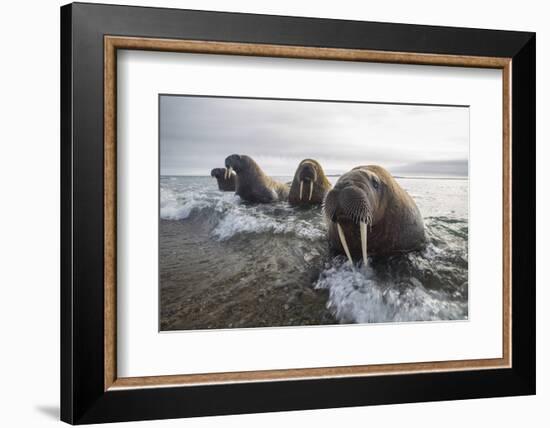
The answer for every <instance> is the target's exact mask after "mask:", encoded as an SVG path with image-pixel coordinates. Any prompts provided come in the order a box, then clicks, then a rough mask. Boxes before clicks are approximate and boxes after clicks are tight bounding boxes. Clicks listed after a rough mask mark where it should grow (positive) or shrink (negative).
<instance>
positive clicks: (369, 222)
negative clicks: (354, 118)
mask: <svg viewBox="0 0 550 428" xmlns="http://www.w3.org/2000/svg"><path fill="white" fill-rule="evenodd" d="M323 212H324V215H325V218H326V221H327V223H328V240H329V245H330V248H331V250H332V251H333V252H335V253H338V254H344V253H345V249H344V247H343V244H342V241H341V239H340V236H339V233H338V224H339V225H340V227H341V231H342V232H343V234H344V236H345V239H346V241H347V245H348V248H349V252H350V254H351V257H352V259H354V260H360V259H361V258H362V245H361V233H360V226H359V225H360V223H361V222H363V223H364V224H366V228H365V229H366V238H367V239H366V242H367V253H368V255H392V254H399V253H405V252H408V251H413V250H419V249H422V248H423V247H424V245H425V233H424V221H423V219H422V215H421V214H420V211H419V209H418V207H417V206H416V203H415V202H414V200H413V199H412V198H411V196H410V195H409V194H408V193H407V192H406V191H405V190H403V188H402V187H401V186H400V185H399V184H398V183H397V181H396V180H395V179H394V178H393V177H392V176H391V174H390V173H389V172H388V171H386V170H385V169H384V168H382V167H380V166H376V165H367V166H358V167H356V168H353V169H352V170H351V171H349V172H347V173H345V174H343V175H342V176H341V177H340V178H339V179H338V182H337V183H336V184H335V186H334V188H333V189H332V190H331V191H330V192H328V193H327V195H326V197H325V201H324V205H323Z"/></svg>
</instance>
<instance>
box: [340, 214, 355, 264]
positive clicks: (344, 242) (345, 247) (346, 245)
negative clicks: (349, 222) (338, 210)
mask: <svg viewBox="0 0 550 428" xmlns="http://www.w3.org/2000/svg"><path fill="white" fill-rule="evenodd" d="M336 228H337V229H338V236H339V237H340V242H341V243H342V247H344V251H345V252H346V256H348V260H349V262H350V263H351V265H352V266H353V259H352V258H351V253H350V252H349V248H348V243H347V242H346V235H345V234H344V231H343V230H342V226H340V224H339V223H336Z"/></svg>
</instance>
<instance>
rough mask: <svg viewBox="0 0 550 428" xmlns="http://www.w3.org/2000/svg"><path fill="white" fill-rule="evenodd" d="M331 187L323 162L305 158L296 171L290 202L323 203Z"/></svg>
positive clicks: (302, 204)
mask: <svg viewBox="0 0 550 428" xmlns="http://www.w3.org/2000/svg"><path fill="white" fill-rule="evenodd" d="M331 188H332V185H331V184H330V182H329V181H328V179H327V177H326V175H325V172H324V171H323V168H322V167H321V164H320V163H319V162H317V161H316V160H314V159H304V160H303V161H302V162H300V164H299V165H298V168H297V169H296V172H295V173H294V179H293V180H292V185H291V186H290V192H289V194H288V202H289V204H290V205H294V206H311V205H321V204H322V203H323V199H324V198H325V195H326V193H327V192H328V191H329V190H330V189H331Z"/></svg>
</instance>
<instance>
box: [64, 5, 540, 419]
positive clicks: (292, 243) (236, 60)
mask: <svg viewBox="0 0 550 428" xmlns="http://www.w3.org/2000/svg"><path fill="white" fill-rule="evenodd" d="M61 106H62V111H61V157H62V159H61V168H62V169H61V195H62V206H61V213H62V219H61V222H62V228H61V229H62V233H61V247H62V264H61V273H62V281H61V418H62V420H64V421H66V422H69V423H72V424H84V423H97V422H115V421H129V420H144V419H161V418H177V417H189V416H201V415H222V414H235V413H250V412H269V411H282V410H298V409H315V408H327V407H344V406H363V405H372V404H388V403H406V402H415V401H435V400H452V399H464V398H478V397H496V396H510V395H527V394H534V393H535V34H533V33H526V32H511V31H496V30H481V29H465V28H447V27H435V26H417V25H407V24H390V23H372V22H354V21H339V20H327V19H313V18H297V17H282V16H266V15H250V14H234V13H220V12H205V11H192V10H176V9H160V8H158V9H157V8H141V7H128V6H113V5H110V6H109V5H92V4H78V3H76V4H70V5H67V6H63V7H62V8H61Z"/></svg>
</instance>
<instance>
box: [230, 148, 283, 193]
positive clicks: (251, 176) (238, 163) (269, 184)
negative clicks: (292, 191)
mask: <svg viewBox="0 0 550 428" xmlns="http://www.w3.org/2000/svg"><path fill="white" fill-rule="evenodd" d="M225 167H226V168H227V169H228V171H229V173H230V174H231V173H232V172H233V171H235V173H236V174H237V177H236V179H235V193H236V194H237V195H239V196H240V197H241V198H242V199H243V200H245V201H248V202H257V203H262V204H266V203H269V202H275V201H283V200H286V199H287V198H288V191H289V186H288V185H287V184H284V183H280V182H278V181H275V180H274V179H272V178H271V177H269V176H267V175H266V174H265V173H264V172H263V171H262V169H261V168H260V166H259V165H258V164H257V163H256V162H255V161H254V159H252V158H251V157H250V156H246V155H230V156H228V157H227V158H225Z"/></svg>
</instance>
